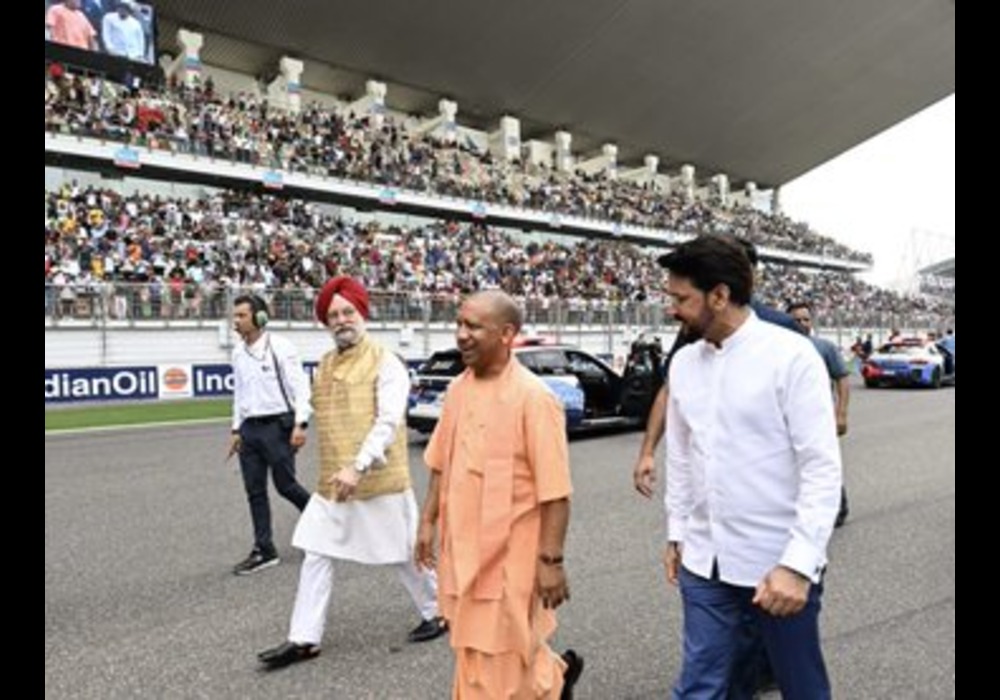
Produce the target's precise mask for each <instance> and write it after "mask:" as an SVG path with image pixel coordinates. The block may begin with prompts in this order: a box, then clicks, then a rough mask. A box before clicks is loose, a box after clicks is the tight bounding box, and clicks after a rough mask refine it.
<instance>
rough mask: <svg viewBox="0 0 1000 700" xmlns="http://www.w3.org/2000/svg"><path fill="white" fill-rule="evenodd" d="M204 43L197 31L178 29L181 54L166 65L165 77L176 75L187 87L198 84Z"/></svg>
mask: <svg viewBox="0 0 1000 700" xmlns="http://www.w3.org/2000/svg"><path fill="white" fill-rule="evenodd" d="M204 43H205V37H204V36H203V35H201V34H199V33H198V32H192V31H189V30H187V29H183V28H182V29H178V30H177V45H178V46H180V47H181V54H180V56H178V57H177V58H175V59H174V60H173V62H172V63H171V64H170V65H169V66H167V69H166V71H165V72H166V74H167V77H168V78H174V77H176V78H177V81H178V82H179V83H183V84H184V85H186V86H187V87H195V86H196V85H198V84H199V83H200V82H201V47H202V45H203V44H204Z"/></svg>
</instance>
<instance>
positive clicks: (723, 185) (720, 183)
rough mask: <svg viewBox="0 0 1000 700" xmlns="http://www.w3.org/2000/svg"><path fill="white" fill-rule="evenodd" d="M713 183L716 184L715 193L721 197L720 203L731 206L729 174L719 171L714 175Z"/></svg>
mask: <svg viewBox="0 0 1000 700" xmlns="http://www.w3.org/2000/svg"><path fill="white" fill-rule="evenodd" d="M712 184H713V185H714V186H715V191H714V194H715V195H716V196H717V197H718V198H719V204H721V205H722V206H724V207H725V206H729V176H728V175H726V174H725V173H719V174H717V175H713V176H712Z"/></svg>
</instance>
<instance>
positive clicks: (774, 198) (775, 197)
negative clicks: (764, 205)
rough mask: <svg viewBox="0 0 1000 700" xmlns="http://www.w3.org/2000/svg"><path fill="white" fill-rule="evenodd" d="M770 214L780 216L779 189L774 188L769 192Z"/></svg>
mask: <svg viewBox="0 0 1000 700" xmlns="http://www.w3.org/2000/svg"><path fill="white" fill-rule="evenodd" d="M771 213H772V214H780V213H781V188H780V187H775V188H774V189H773V190H772V191H771Z"/></svg>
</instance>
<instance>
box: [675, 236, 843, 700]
mask: <svg viewBox="0 0 1000 700" xmlns="http://www.w3.org/2000/svg"><path fill="white" fill-rule="evenodd" d="M661 263H662V264H663V265H664V266H665V267H666V268H667V269H668V270H669V271H670V276H669V280H668V284H667V291H668V293H669V294H670V297H671V299H672V301H673V314H674V317H675V318H677V319H678V320H679V321H681V322H683V323H685V324H686V325H687V327H688V328H690V329H692V330H694V331H696V332H698V333H699V335H701V337H702V340H699V341H698V342H696V343H693V344H691V345H688V346H686V347H684V348H682V349H681V350H680V351H679V352H678V353H677V355H676V357H675V358H674V360H673V362H672V363H671V366H670V377H669V384H670V398H669V406H668V409H667V413H668V415H669V416H670V420H668V421H667V470H666V471H667V489H666V499H665V500H666V511H667V539H668V544H667V549H666V552H665V555H664V558H665V562H666V565H667V576H668V579H669V580H670V581H671V582H673V583H679V584H680V588H681V596H682V599H683V603H684V661H683V666H682V669H681V675H680V678H679V679H678V680H677V683H676V685H675V686H674V691H673V697H674V698H675V700H681V699H692V698H710V697H711V698H716V697H719V698H721V697H730V698H733V697H741V698H742V697H749V695H750V692H752V689H750V690H749V691H748V692H746V693H745V694H744V693H743V692H741V691H743V690H746V689H739V688H736V687H734V686H733V685H731V683H732V678H734V677H737V676H742V675H743V674H741V673H739V671H740V669H739V668H738V666H739V665H740V664H741V663H742V660H741V658H740V656H739V651H740V649H739V647H740V643H741V628H742V625H743V620H744V619H745V616H747V615H749V616H750V617H752V618H753V619H754V620H755V622H756V624H757V625H758V626H759V628H760V632H761V636H762V638H763V640H764V644H765V646H766V647H767V654H768V657H769V659H770V661H771V665H772V667H773V670H774V674H775V677H776V680H777V682H778V685H779V687H780V689H781V693H782V697H784V698H785V699H786V700H798V699H802V700H806V699H808V700H822V699H824V698H829V697H830V684H829V679H828V677H827V673H826V667H825V663H824V661H823V655H822V651H821V648H820V643H819V624H818V620H819V610H820V601H821V596H822V589H823V586H822V579H823V572H824V569H825V567H826V564H827V558H826V546H827V542H828V540H829V538H830V534H831V532H832V531H833V522H834V518H835V517H836V515H837V510H838V507H839V505H840V488H841V462H840V450H839V447H838V444H837V437H836V430H835V425H834V412H833V402H832V398H831V395H830V391H829V382H828V380H827V376H826V370H825V368H824V366H823V362H822V360H821V359H820V357H819V354H818V353H817V352H816V350H815V349H814V347H813V346H812V343H811V342H810V341H809V339H808V338H805V337H802V336H800V335H797V334H794V333H789V332H787V331H785V330H783V329H780V328H778V327H777V326H774V325H772V324H768V323H764V322H762V321H760V320H759V319H758V318H757V316H756V314H755V313H754V312H753V311H752V310H751V309H750V307H749V301H750V294H751V292H752V290H753V281H752V280H753V278H752V272H751V269H750V263H749V260H748V259H747V258H746V255H745V253H744V252H743V251H742V249H741V248H740V246H739V245H738V244H736V243H734V242H733V241H732V239H727V238H724V237H721V236H702V237H701V238H698V239H695V240H693V241H690V242H688V243H684V244H682V245H680V246H678V247H677V248H676V249H675V250H674V251H673V252H672V253H670V254H669V255H667V256H664V258H663V259H662V261H661ZM734 691H735V694H734Z"/></svg>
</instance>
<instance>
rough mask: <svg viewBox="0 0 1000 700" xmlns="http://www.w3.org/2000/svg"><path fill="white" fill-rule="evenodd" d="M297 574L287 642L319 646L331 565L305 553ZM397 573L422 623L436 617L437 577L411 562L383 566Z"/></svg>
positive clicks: (325, 559)
mask: <svg viewBox="0 0 1000 700" xmlns="http://www.w3.org/2000/svg"><path fill="white" fill-rule="evenodd" d="M305 555H306V558H305V560H303V562H302V569H301V571H300V572H299V590H298V593H296V595H295V609H294V610H293V611H292V622H291V627H290V629H289V631H288V641H290V642H294V643H295V644H316V645H318V644H320V643H321V642H322V641H323V630H324V629H325V628H326V613H327V610H329V608H330V596H331V594H332V593H333V562H334V560H333V559H332V558H331V557H324V556H322V555H319V554H314V553H312V552H306V553H305ZM386 566H391V567H392V568H394V569H396V571H397V572H398V573H399V580H400V581H402V582H403V586H405V587H406V590H407V592H408V593H409V594H410V598H412V599H413V604H414V605H416V606H417V611H418V612H419V613H420V616H421V617H422V618H423V619H425V620H430V619H433V618H435V617H437V614H438V604H437V575H436V574H435V573H434V572H433V571H428V570H426V569H419V568H417V565H416V564H414V563H413V561H412V560H411V561H407V562H406V563H404V564H386Z"/></svg>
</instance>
